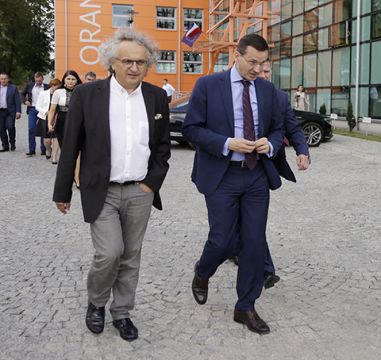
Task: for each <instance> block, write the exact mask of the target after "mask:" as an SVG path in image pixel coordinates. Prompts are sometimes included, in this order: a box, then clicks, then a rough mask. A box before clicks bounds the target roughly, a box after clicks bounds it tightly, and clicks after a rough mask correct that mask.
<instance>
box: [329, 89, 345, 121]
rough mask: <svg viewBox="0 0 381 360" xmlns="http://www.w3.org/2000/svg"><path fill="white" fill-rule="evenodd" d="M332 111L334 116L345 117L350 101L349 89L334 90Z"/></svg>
mask: <svg viewBox="0 0 381 360" xmlns="http://www.w3.org/2000/svg"><path fill="white" fill-rule="evenodd" d="M331 99H332V109H331V111H332V112H333V113H334V114H337V115H339V116H345V114H346V113H347V107H348V101H349V88H348V87H340V88H332V97H331Z"/></svg>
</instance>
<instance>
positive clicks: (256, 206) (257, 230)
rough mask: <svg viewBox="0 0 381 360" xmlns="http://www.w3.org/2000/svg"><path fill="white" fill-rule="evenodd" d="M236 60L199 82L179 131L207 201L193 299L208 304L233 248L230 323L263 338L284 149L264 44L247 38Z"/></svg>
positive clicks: (241, 41) (266, 330)
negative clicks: (260, 304) (262, 300)
mask: <svg viewBox="0 0 381 360" xmlns="http://www.w3.org/2000/svg"><path fill="white" fill-rule="evenodd" d="M234 56H235V64H234V65H233V67H232V68H231V69H230V70H229V71H227V72H224V73H218V74H213V75H210V76H205V77H202V78H200V79H199V80H198V81H197V83H196V85H195V88H194V89H193V92H192V96H191V99H190V102H189V110H188V112H187V116H186V118H185V121H184V126H183V134H184V136H185V137H186V138H187V140H189V141H190V142H192V143H193V144H194V145H196V154H195V161H194V167H193V172H192V180H193V182H194V183H195V184H196V186H197V189H198V190H199V191H200V192H201V193H202V194H204V196H205V200H206V205H207V209H208V219H209V235H208V240H207V242H206V244H205V246H204V250H203V253H202V255H201V257H200V259H199V261H198V262H197V263H196V265H195V275H194V278H193V281H192V292H193V296H194V298H195V300H196V302H197V303H199V304H205V303H206V301H207V297H208V285H209V279H210V278H211V277H212V276H213V274H214V273H215V272H216V270H217V268H218V266H219V265H220V264H221V263H223V262H224V261H225V260H226V259H227V258H229V257H230V256H231V255H232V254H233V253H234V251H235V249H236V246H237V242H238V243H239V253H238V259H239V265H238V275H237V295H238V301H237V303H236V305H235V309H234V320H235V321H236V322H239V323H243V324H245V325H246V326H247V327H248V329H249V330H251V331H254V332H257V333H259V334H266V333H268V332H269V331H270V328H269V327H268V325H267V324H266V322H265V321H264V320H262V319H261V318H260V317H259V315H258V313H257V312H256V310H255V302H256V300H257V299H258V298H259V297H260V295H261V291H262V286H263V274H264V258H265V252H266V222H267V214H268V206H269V189H276V188H279V187H280V186H281V180H280V176H279V174H278V171H277V169H276V167H275V165H274V163H273V161H272V158H273V156H274V155H276V153H277V151H278V150H279V149H280V148H281V146H282V143H283V130H282V126H283V121H282V118H281V114H280V110H279V104H278V101H277V95H276V89H275V87H274V86H273V85H272V84H271V83H270V82H268V81H266V80H263V79H260V78H259V77H258V76H259V74H260V72H261V71H262V67H263V65H264V64H265V63H266V62H267V61H268V44H267V42H266V40H265V39H264V38H262V37H261V36H259V35H256V34H249V35H246V36H244V37H243V38H241V39H240V41H239V43H238V46H237V48H236V50H235V52H234ZM238 233H239V237H237V234H238Z"/></svg>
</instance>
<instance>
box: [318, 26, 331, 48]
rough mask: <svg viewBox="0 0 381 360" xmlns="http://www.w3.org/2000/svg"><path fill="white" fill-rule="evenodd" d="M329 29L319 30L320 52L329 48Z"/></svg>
mask: <svg viewBox="0 0 381 360" xmlns="http://www.w3.org/2000/svg"><path fill="white" fill-rule="evenodd" d="M329 29H330V28H324V29H321V30H319V38H318V45H319V50H324V49H328V48H329Z"/></svg>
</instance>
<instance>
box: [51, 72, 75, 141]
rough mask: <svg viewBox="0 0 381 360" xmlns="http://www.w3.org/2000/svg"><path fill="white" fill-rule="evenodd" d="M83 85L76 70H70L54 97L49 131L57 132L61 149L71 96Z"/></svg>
mask: <svg viewBox="0 0 381 360" xmlns="http://www.w3.org/2000/svg"><path fill="white" fill-rule="evenodd" d="M79 84H82V81H81V79H80V78H79V76H78V74H77V73H76V72H75V71H74V70H68V71H66V72H65V74H64V76H63V77H62V85H61V87H60V88H59V89H57V90H56V91H55V92H54V94H53V97H52V101H51V105H50V110H49V115H48V128H49V131H50V132H51V131H53V130H55V131H56V134H57V139H58V143H59V145H60V147H62V143H63V138H64V128H65V118H66V114H67V111H68V109H69V103H70V98H71V94H72V92H73V90H74V88H75V87H76V86H77V85H79ZM56 113H57V119H56V122H55V125H54V124H53V123H54V117H55V114H56Z"/></svg>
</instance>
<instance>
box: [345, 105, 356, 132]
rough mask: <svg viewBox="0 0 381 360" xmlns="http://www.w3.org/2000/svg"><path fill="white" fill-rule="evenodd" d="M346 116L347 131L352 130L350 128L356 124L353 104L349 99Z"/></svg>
mask: <svg viewBox="0 0 381 360" xmlns="http://www.w3.org/2000/svg"><path fill="white" fill-rule="evenodd" d="M346 118H347V123H348V127H349V132H352V130H353V129H354V127H355V126H356V119H355V118H354V116H353V106H352V101H350V100H349V102H348V108H347V116H346Z"/></svg>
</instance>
